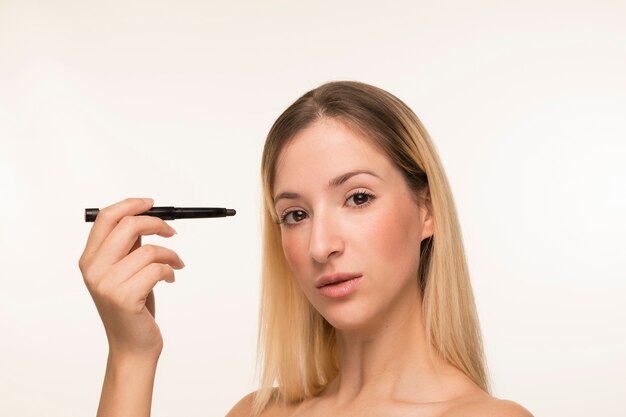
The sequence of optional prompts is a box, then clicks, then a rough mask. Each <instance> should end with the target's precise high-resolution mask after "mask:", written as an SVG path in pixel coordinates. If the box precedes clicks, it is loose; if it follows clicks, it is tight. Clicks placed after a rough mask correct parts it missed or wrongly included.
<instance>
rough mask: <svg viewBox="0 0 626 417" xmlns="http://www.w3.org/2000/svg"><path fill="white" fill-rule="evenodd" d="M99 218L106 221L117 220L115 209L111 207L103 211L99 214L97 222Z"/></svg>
mask: <svg viewBox="0 0 626 417" xmlns="http://www.w3.org/2000/svg"><path fill="white" fill-rule="evenodd" d="M98 218H104V219H107V220H112V219H113V218H115V216H114V210H113V207H111V206H109V207H105V208H103V209H101V210H100V211H99V212H98V217H97V218H96V220H97V219H98Z"/></svg>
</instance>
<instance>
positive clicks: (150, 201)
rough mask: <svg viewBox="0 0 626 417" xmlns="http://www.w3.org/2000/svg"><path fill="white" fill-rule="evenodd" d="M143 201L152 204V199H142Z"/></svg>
mask: <svg viewBox="0 0 626 417" xmlns="http://www.w3.org/2000/svg"><path fill="white" fill-rule="evenodd" d="M143 201H145V202H146V203H150V204H154V199H153V198H144V199H143Z"/></svg>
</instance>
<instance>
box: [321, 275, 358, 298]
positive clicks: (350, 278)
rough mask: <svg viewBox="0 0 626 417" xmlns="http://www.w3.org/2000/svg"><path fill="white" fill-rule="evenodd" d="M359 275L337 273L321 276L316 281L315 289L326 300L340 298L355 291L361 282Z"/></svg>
mask: <svg viewBox="0 0 626 417" xmlns="http://www.w3.org/2000/svg"><path fill="white" fill-rule="evenodd" d="M361 278H362V275H360V274H349V273H338V274H332V275H323V276H321V277H320V278H319V279H318V280H317V281H316V283H315V284H316V287H317V288H318V289H319V290H320V292H321V293H322V295H324V296H326V297H328V298H340V297H345V296H348V295H350V294H352V293H353V292H354V291H356V287H357V284H358V283H359V281H360V280H361Z"/></svg>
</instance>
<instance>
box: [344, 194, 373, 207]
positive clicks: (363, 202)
mask: <svg viewBox="0 0 626 417" xmlns="http://www.w3.org/2000/svg"><path fill="white" fill-rule="evenodd" d="M374 198H375V197H374V195H373V194H370V193H368V192H367V191H364V190H359V191H357V192H355V193H354V194H351V195H350V197H348V200H347V201H350V200H351V199H353V200H354V203H355V205H354V206H352V207H355V208H363V207H366V206H368V205H369V204H370V203H371V202H372V200H374Z"/></svg>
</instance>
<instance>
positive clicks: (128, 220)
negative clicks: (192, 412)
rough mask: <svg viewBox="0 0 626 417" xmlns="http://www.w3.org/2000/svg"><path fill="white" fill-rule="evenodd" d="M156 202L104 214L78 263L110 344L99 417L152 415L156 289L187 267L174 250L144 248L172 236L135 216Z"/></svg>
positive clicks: (157, 341)
mask: <svg viewBox="0 0 626 417" xmlns="http://www.w3.org/2000/svg"><path fill="white" fill-rule="evenodd" d="M152 204H153V201H145V200H144V199H140V198H129V199H126V200H124V201H121V202H119V203H117V204H113V205H111V206H109V207H106V208H104V209H102V210H101V211H100V213H99V214H98V217H97V218H96V221H95V223H94V225H93V226H92V228H91V231H90V233H89V237H88V239H87V244H86V246H85V250H84V251H83V254H82V255H81V257H80V260H79V263H78V265H79V268H80V270H81V272H82V274H83V279H84V281H85V285H86V286H87V289H88V290H89V293H90V294H91V297H92V298H93V300H94V303H95V304H96V308H97V309H98V313H99V314H100V318H101V319H102V322H103V324H104V328H105V330H106V334H107V339H108V342H109V358H108V362H107V368H106V375H105V378H104V384H103V387H102V395H101V397H100V405H99V407H98V414H97V415H98V417H117V416H120V417H121V416H133V417H135V416H136V417H141V416H149V415H150V407H151V401H152V390H153V386H154V375H155V372H156V366H157V362H158V359H159V356H160V354H161V350H162V349H163V339H162V337H161V331H160V330H159V327H158V326H157V324H156V322H155V320H154V316H155V302H154V293H153V292H152V289H153V288H154V286H155V285H156V284H157V283H158V282H159V281H166V282H174V279H175V278H174V269H181V268H183V267H184V263H183V262H182V260H181V259H180V257H179V256H178V255H177V254H176V253H175V252H174V251H172V250H171V249H167V248H164V247H161V246H158V245H144V246H141V236H145V235H154V234H156V235H159V236H162V237H171V236H173V235H174V234H175V233H176V232H175V230H174V229H173V228H172V227H170V226H169V225H168V224H167V223H165V222H164V221H163V220H161V219H159V218H156V217H149V216H134V215H135V214H137V213H142V212H144V211H146V210H148V209H150V207H152Z"/></svg>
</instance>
